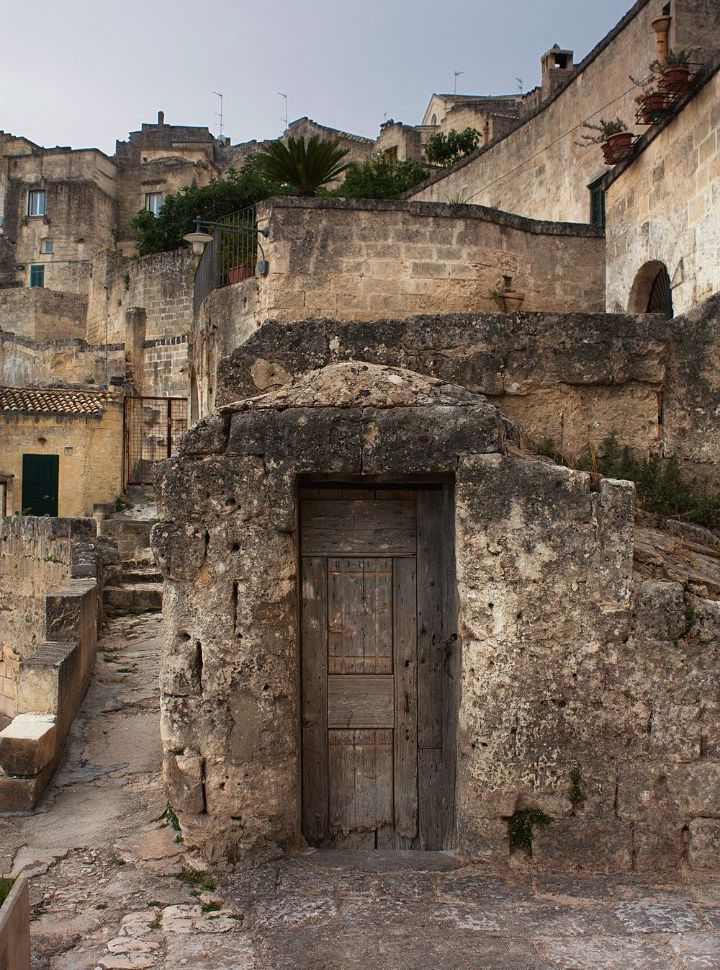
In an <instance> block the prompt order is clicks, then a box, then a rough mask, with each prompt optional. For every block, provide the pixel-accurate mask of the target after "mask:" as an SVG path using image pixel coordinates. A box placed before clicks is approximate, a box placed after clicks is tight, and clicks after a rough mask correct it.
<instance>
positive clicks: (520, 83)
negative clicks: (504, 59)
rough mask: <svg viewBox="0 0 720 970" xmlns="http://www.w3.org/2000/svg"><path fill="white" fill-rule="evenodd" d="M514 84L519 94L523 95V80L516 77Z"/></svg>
mask: <svg viewBox="0 0 720 970" xmlns="http://www.w3.org/2000/svg"><path fill="white" fill-rule="evenodd" d="M515 83H516V84H517V89H518V91H519V92H520V94H522V93H523V79H522V78H521V77H516V78H515Z"/></svg>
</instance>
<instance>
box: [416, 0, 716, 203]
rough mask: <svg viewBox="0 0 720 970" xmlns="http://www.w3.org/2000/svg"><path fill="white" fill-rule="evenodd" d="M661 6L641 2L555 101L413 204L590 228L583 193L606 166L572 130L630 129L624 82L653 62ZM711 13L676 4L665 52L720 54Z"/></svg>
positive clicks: (631, 94) (691, 0)
mask: <svg viewBox="0 0 720 970" xmlns="http://www.w3.org/2000/svg"><path fill="white" fill-rule="evenodd" d="M663 6H664V4H661V3H660V2H658V0H651V2H647V0H639V2H638V3H636V4H635V5H634V7H633V8H632V9H631V10H630V11H629V12H628V14H627V15H626V16H625V17H624V18H623V20H622V21H620V24H619V25H618V26H617V27H616V28H615V29H614V30H613V31H611V33H610V34H609V35H608V36H607V38H605V39H604V40H603V41H601V42H600V44H598V45H597V47H596V48H595V49H594V50H593V51H591V52H590V53H589V54H588V56H587V57H586V58H585V60H584V61H583V62H582V63H581V64H580V65H578V71H577V72H576V74H575V75H574V76H573V78H572V79H571V80H570V82H569V84H567V86H565V87H564V88H562V89H561V91H560V92H559V93H558V94H557V95H556V96H555V97H554V98H551V99H550V100H546V101H545V102H544V103H543V104H542V105H541V106H540V107H539V108H538V109H537V111H536V112H535V113H533V114H531V115H530V116H529V117H528V118H526V119H525V120H524V121H523V122H522V123H521V124H519V125H518V126H517V127H515V128H513V129H512V130H511V131H510V133H509V134H507V135H506V136H505V137H501V138H500V139H499V140H495V141H494V142H492V143H491V144H489V145H488V146H487V147H485V148H484V149H481V150H480V151H479V152H478V153H477V154H476V155H473V156H471V157H469V158H468V160H466V161H464V162H461V163H459V164H458V165H456V166H455V167H454V168H453V169H452V170H451V171H450V172H448V173H447V174H445V175H442V176H438V177H437V179H436V180H435V181H433V182H431V183H429V184H428V183H424V184H423V185H421V186H420V187H419V188H418V189H415V190H412V193H411V197H412V198H413V199H418V200H423V201H428V202H446V201H447V200H448V199H449V198H452V197H458V196H459V197H460V198H462V199H464V200H465V201H467V202H473V203H476V204H479V205H487V206H494V207H496V208H498V209H504V210H506V211H508V212H517V213H519V214H521V215H525V216H532V217H533V218H536V219H555V220H572V221H574V222H587V221H589V212H590V198H589V193H588V190H587V186H588V184H589V183H590V182H593V181H594V180H595V179H597V178H599V177H600V176H601V175H602V174H603V173H604V172H605V171H606V170H607V167H606V166H605V165H604V164H603V160H602V155H601V153H600V149H599V147H598V146H589V147H588V146H583V144H582V143H579V134H580V133H581V132H579V131H578V127H579V126H580V125H582V124H583V123H584V122H585V121H586V120H592V121H594V122H597V121H598V119H599V118H600V117H602V116H604V117H609V118H615V117H620V118H622V119H623V120H624V121H625V122H626V124H627V125H628V127H629V128H630V129H631V130H632V129H633V128H634V119H635V109H636V105H635V102H634V98H635V96H636V95H637V93H638V89H637V88H633V86H632V82H631V81H630V80H629V76H630V75H631V74H632V75H633V76H636V77H637V76H638V75H639V76H641V77H642V76H645V75H646V74H648V73H649V71H648V67H649V65H650V63H651V62H652V61H653V60H655V58H656V56H657V49H656V35H655V33H654V32H653V30H652V28H651V23H652V21H653V20H654V19H655V18H657V17H659V16H660V13H661V9H662V7H663ZM710 6H711V5H708V4H705V9H706V11H707V16H698V11H699V8H701V7H703V4H702V3H699V2H698V0H674V2H673V4H672V15H673V23H672V25H671V30H670V44H671V46H675V47H676V48H677V49H680V47H686V48H696V49H706V50H707V49H712V48H714V49H717V48H718V47H720V25H719V24H718V22H717V13H716V11H715V10H714V6H713V11H712V12H711V9H710ZM676 38H677V40H676ZM677 41H680V43H679V44H678V43H677ZM608 105H609V107H607V106H608Z"/></svg>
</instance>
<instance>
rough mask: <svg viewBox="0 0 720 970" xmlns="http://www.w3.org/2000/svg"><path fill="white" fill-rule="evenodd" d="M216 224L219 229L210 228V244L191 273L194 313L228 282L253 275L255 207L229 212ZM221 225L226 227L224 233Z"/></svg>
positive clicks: (255, 259) (238, 280) (234, 281)
mask: <svg viewBox="0 0 720 970" xmlns="http://www.w3.org/2000/svg"><path fill="white" fill-rule="evenodd" d="M218 222H220V223H222V226H221V227H218V228H214V229H213V231H212V237H213V239H212V242H210V243H208V244H207V246H206V247H205V252H204V253H203V254H202V256H201V257H200V262H199V263H198V268H197V271H196V273H195V287H194V291H193V308H194V309H195V310H198V308H199V307H200V305H201V304H202V302H203V300H205V298H206V297H207V296H208V294H210V293H212V291H213V290H216V289H218V288H219V287H221V286H228V285H229V284H230V283H241V282H242V281H243V280H247V279H250V277H251V276H254V275H255V264H256V262H257V251H258V243H257V221H256V215H255V206H254V205H251V206H248V208H247V209H239V210H238V211H237V212H231V213H230V215H227V216H224V217H223V218H222V219H219V220H218ZM223 226H227V227H228V228H227V230H225V229H224V228H223ZM233 230H235V231H233ZM238 230H241V231H238Z"/></svg>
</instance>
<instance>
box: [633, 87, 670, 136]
mask: <svg viewBox="0 0 720 970" xmlns="http://www.w3.org/2000/svg"><path fill="white" fill-rule="evenodd" d="M630 80H631V81H632V82H633V83H634V84H637V85H638V87H640V88H642V93H641V94H639V95H638V96H637V97H636V98H635V103H636V104H637V105H638V106H639V107H638V112H637V121H638V122H639V123H640V124H642V125H654V124H657V122H658V121H661V120H662V119H663V118H664V117H665V115H666V113H667V109H668V95H667V92H666V91H659V90H658V88H657V87H656V86H655V85H654V84H653V81H654V76H653V75H651V76H650V78H649V79H648V80H646V81H638V80H637V79H636V78H634V77H631V78H630Z"/></svg>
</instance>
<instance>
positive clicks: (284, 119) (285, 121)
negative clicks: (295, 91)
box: [278, 91, 288, 131]
mask: <svg viewBox="0 0 720 970" xmlns="http://www.w3.org/2000/svg"><path fill="white" fill-rule="evenodd" d="M278 94H279V95H280V97H281V98H284V99H285V114H284V116H283V118H282V120H283V122H284V123H285V131H287V130H288V113H287V111H288V109H287V94H283V92H282V91H278Z"/></svg>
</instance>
